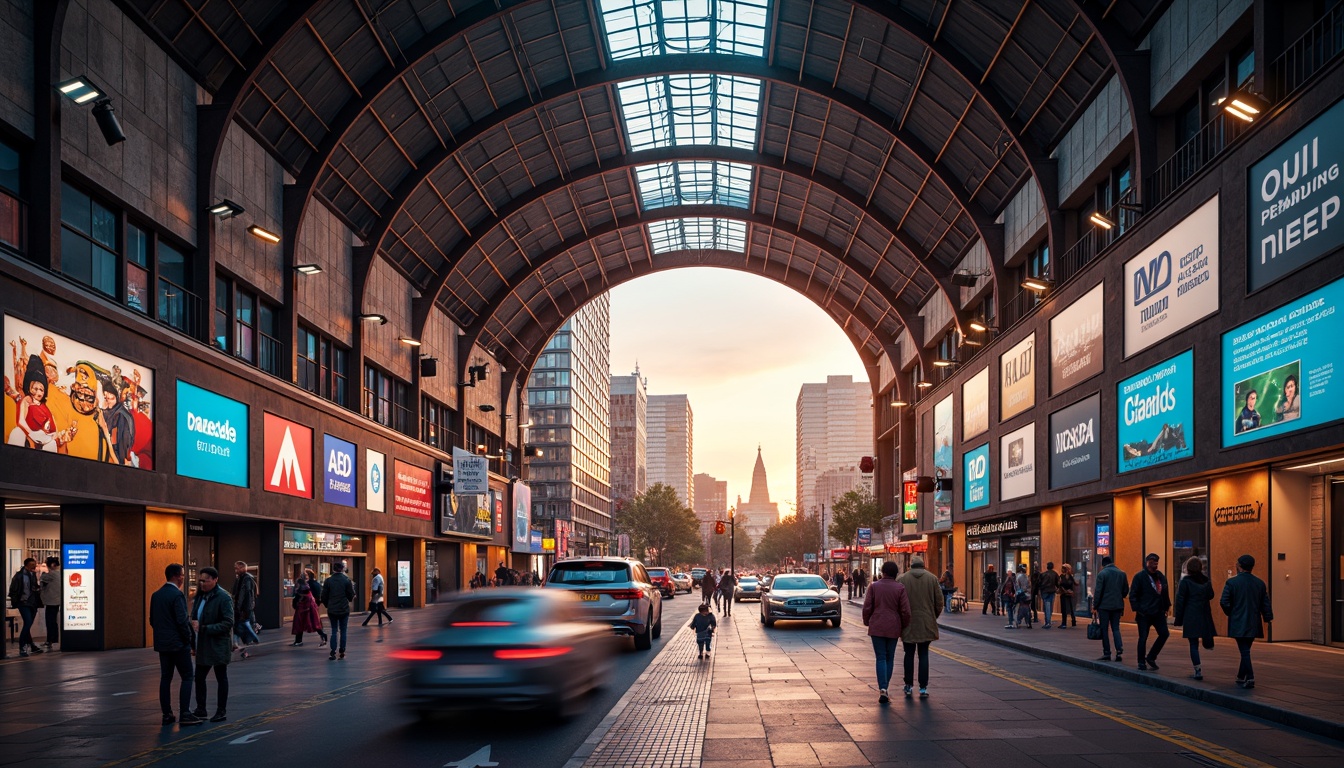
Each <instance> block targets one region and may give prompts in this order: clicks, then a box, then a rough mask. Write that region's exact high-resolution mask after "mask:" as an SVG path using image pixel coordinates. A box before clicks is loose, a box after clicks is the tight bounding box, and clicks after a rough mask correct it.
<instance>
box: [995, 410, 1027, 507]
mask: <svg viewBox="0 0 1344 768" xmlns="http://www.w3.org/2000/svg"><path fill="white" fill-rule="evenodd" d="M1035 492H1036V422H1034V421H1033V422H1032V423H1030V424H1028V425H1027V426H1025V427H1022V428H1021V429H1018V430H1015V431H1013V432H1009V433H1008V434H1006V435H1004V436H1003V437H1000V438H999V500H1000V501H1007V500H1009V499H1018V498H1021V497H1023V496H1030V495H1031V494H1033V493H1035Z"/></svg>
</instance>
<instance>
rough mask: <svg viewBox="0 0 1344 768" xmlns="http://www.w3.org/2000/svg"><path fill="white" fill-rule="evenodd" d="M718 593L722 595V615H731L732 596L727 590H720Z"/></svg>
mask: <svg viewBox="0 0 1344 768" xmlns="http://www.w3.org/2000/svg"><path fill="white" fill-rule="evenodd" d="M720 594H722V595H723V615H724V616H732V615H733V596H732V594H730V593H728V592H721V593H720Z"/></svg>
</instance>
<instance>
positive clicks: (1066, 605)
mask: <svg viewBox="0 0 1344 768" xmlns="http://www.w3.org/2000/svg"><path fill="white" fill-rule="evenodd" d="M1077 612H1078V606H1076V605H1075V604H1074V599H1073V595H1065V594H1060V596H1059V625H1060V626H1061V627H1062V626H1064V625H1065V624H1068V625H1070V626H1073V627H1076V626H1078V616H1077Z"/></svg>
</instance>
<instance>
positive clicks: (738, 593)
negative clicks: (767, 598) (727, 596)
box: [733, 576, 762, 603]
mask: <svg viewBox="0 0 1344 768" xmlns="http://www.w3.org/2000/svg"><path fill="white" fill-rule="evenodd" d="M761 594H762V592H761V581H760V579H758V578H756V577H755V576H743V577H742V578H740V579H738V580H737V586H736V587H733V602H735V603H740V602H742V601H743V600H760V599H761Z"/></svg>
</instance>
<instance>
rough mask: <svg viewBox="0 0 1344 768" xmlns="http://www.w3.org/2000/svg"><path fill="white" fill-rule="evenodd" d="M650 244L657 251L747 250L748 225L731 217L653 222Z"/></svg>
mask: <svg viewBox="0 0 1344 768" xmlns="http://www.w3.org/2000/svg"><path fill="white" fill-rule="evenodd" d="M645 226H647V227H648V228H649V243H650V244H651V245H652V246H653V252H654V253H667V252H669V251H709V250H718V251H736V252H737V253H746V252H747V224H746V222H743V221H734V220H732V219H701V218H688V219H670V220H668V221H651V222H649V223H648V224H646V225H645Z"/></svg>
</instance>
